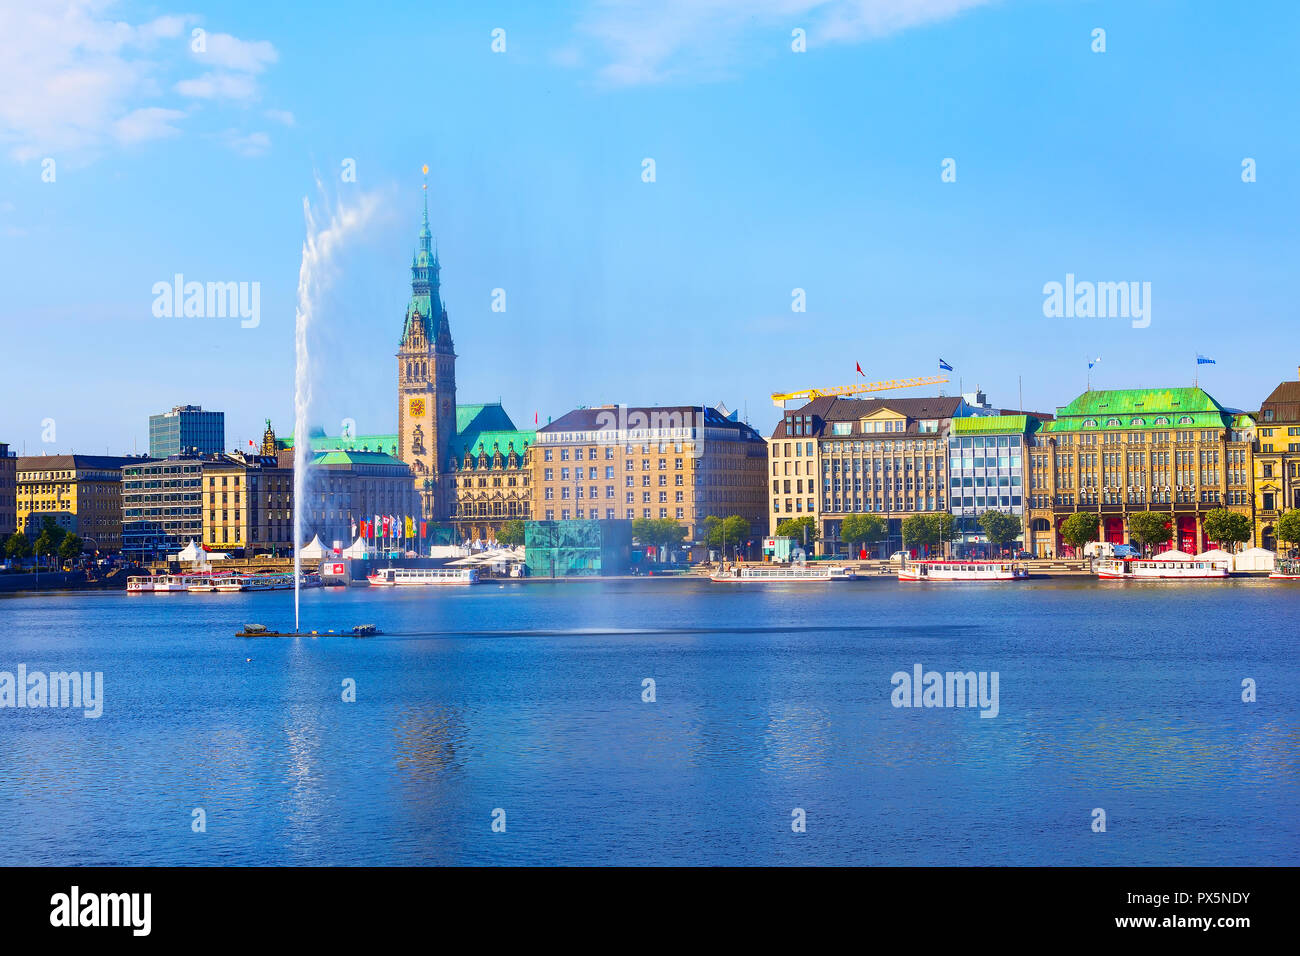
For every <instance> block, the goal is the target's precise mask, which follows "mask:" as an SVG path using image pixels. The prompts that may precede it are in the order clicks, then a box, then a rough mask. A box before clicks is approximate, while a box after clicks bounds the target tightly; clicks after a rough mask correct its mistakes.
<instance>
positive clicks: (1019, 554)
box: [1016, 550, 1034, 561]
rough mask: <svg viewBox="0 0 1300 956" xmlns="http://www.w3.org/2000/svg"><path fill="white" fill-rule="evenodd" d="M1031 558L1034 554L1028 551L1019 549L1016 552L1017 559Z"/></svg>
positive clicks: (1027, 559)
mask: <svg viewBox="0 0 1300 956" xmlns="http://www.w3.org/2000/svg"><path fill="white" fill-rule="evenodd" d="M1033 559H1034V556H1033V555H1032V554H1030V553H1029V552H1028V551H1024V550H1021V551H1017V552H1016V560H1017V561H1032V560H1033Z"/></svg>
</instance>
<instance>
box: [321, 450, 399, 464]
mask: <svg viewBox="0 0 1300 956" xmlns="http://www.w3.org/2000/svg"><path fill="white" fill-rule="evenodd" d="M312 464H313V465H395V466H397V467H399V468H405V467H406V464H405V462H402V461H400V460H399V459H397V458H394V457H393V456H392V455H385V454H382V453H380V452H373V451H343V450H338V451H325V452H321V453H320V454H319V455H317V456H316V457H315V458H314V459H312Z"/></svg>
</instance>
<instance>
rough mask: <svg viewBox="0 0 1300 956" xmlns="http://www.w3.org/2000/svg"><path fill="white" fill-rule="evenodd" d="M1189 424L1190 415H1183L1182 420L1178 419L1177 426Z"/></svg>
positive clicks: (1190, 421) (1190, 420)
mask: <svg viewBox="0 0 1300 956" xmlns="http://www.w3.org/2000/svg"><path fill="white" fill-rule="evenodd" d="M1191 423H1192V416H1191V415H1184V416H1183V417H1182V418H1180V419H1178V424H1180V425H1190V424H1191Z"/></svg>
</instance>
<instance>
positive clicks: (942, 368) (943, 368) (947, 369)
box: [939, 359, 952, 372]
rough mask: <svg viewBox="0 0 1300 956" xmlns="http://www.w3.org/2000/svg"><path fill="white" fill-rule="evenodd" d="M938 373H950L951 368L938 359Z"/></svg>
mask: <svg viewBox="0 0 1300 956" xmlns="http://www.w3.org/2000/svg"><path fill="white" fill-rule="evenodd" d="M939 371H941V372H951V371H952V366H951V365H949V364H948V363H947V362H945V361H944V360H943V359H939Z"/></svg>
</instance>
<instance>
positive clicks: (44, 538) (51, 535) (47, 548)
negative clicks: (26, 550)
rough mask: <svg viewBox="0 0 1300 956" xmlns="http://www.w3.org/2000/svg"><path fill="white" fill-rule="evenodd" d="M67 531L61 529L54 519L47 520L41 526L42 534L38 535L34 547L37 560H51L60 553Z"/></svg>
mask: <svg viewBox="0 0 1300 956" xmlns="http://www.w3.org/2000/svg"><path fill="white" fill-rule="evenodd" d="M67 533H68V532H67V531H65V530H63V529H62V528H60V527H59V526H58V525H57V524H56V523H55V521H54V519H53V518H48V517H47V518H46V519H45V522H44V523H43V524H42V525H41V533H40V534H39V535H37V537H36V541H35V543H33V545H32V551H33V552H35V554H36V556H37V558H51V557H53V556H54V555H56V554H57V553H58V551H59V545H60V544H61V543H62V542H63V539H64V537H65V536H66V535H67Z"/></svg>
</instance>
